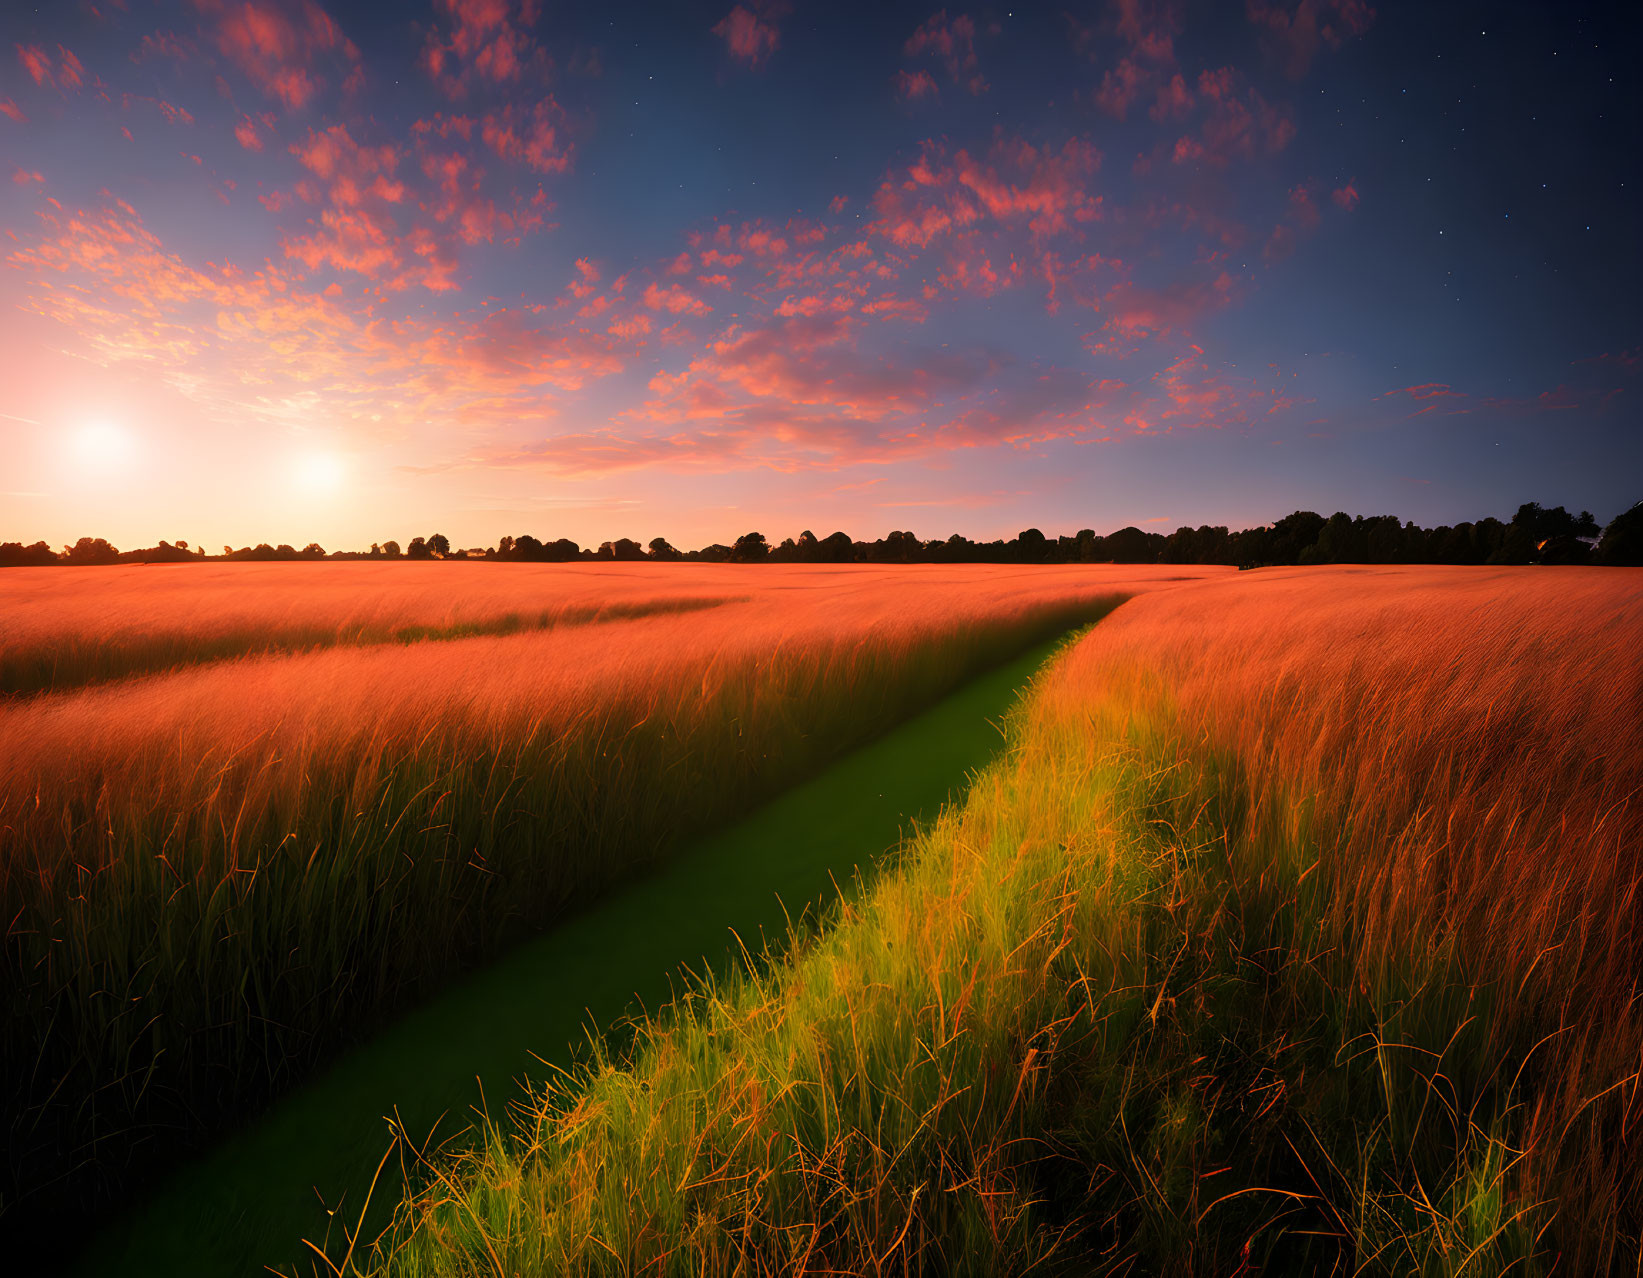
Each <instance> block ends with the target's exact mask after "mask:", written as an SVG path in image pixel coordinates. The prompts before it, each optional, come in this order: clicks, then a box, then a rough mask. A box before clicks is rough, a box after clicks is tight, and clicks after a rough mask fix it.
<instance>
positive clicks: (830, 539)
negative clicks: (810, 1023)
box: [816, 532, 856, 564]
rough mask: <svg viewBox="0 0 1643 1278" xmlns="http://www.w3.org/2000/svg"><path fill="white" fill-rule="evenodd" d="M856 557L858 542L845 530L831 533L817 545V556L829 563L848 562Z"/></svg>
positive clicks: (821, 560)
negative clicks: (852, 539) (851, 538)
mask: <svg viewBox="0 0 1643 1278" xmlns="http://www.w3.org/2000/svg"><path fill="white" fill-rule="evenodd" d="M855 557H856V543H855V542H853V541H851V540H850V534H849V533H845V532H836V533H830V534H828V535H827V536H826V537H824V538H822V540H821V542H820V543H819V544H818V545H817V547H816V558H817V559H818V560H819V561H820V562H822V563H827V564H847V563H849V562H851V561H852V560H853V559H855Z"/></svg>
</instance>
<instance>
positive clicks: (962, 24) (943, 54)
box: [902, 9, 987, 97]
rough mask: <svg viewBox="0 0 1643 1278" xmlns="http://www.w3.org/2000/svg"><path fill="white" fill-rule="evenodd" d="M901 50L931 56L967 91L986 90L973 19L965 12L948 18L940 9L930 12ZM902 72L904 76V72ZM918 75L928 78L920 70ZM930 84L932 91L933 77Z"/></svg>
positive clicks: (951, 78)
mask: <svg viewBox="0 0 1643 1278" xmlns="http://www.w3.org/2000/svg"><path fill="white" fill-rule="evenodd" d="M902 52H904V53H905V54H906V55H907V56H908V57H909V58H918V57H930V58H934V59H935V60H937V61H938V62H939V63H940V64H941V66H942V67H943V69H945V71H946V72H947V78H948V79H949V80H951V81H952V82H953V83H954V84H956V85H958V86H960V87H961V88H963V89H964V90H965V91H967V92H969V93H972V94H979V93H985V92H986V91H987V81H986V79H985V78H984V77H983V76H982V74H981V62H980V59H979V58H977V56H976V24H975V19H973V18H971V17H969V16H968V15H967V14H960V15H959V16H958V17H956V18H952V19H949V18H948V17H947V11H946V10H945V9H943V10H941V11H940V12H938V13H936V14H934V15H932V16H931V17H930V18H929V19H928V20H926V21H925V23H924V24H923V25H922V26H921V27H919V29H918V30H917V31H915V32H913V34H912V35H911V36H910V37H909V38H908V41H907V43H906V45H905V46H903V49H902ZM902 74H903V75H906V72H902ZM918 75H919V76H924V77H925V79H929V78H930V77H929V76H928V75H927V74H926V73H925V72H923V71H920V72H918ZM914 79H915V80H916V79H917V77H916V76H915V77H914ZM930 87H931V89H932V90H933V89H934V88H935V83H934V81H933V80H931V83H930ZM907 96H909V97H911V96H917V95H913V94H908V95H907Z"/></svg>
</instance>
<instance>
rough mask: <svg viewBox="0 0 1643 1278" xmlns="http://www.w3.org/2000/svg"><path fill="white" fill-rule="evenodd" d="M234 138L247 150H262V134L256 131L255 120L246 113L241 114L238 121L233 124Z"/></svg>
mask: <svg viewBox="0 0 1643 1278" xmlns="http://www.w3.org/2000/svg"><path fill="white" fill-rule="evenodd" d="M234 138H235V140H236V141H238V142H239V144H240V145H241V146H243V147H244V148H245V149H246V150H247V151H260V150H262V136H261V135H260V134H259V133H258V132H257V122H256V121H255V120H253V119H252V118H251V117H250V116H248V115H242V116H241V117H240V122H239V123H238V124H236V125H235V126H234Z"/></svg>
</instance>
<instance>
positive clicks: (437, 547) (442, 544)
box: [428, 533, 451, 559]
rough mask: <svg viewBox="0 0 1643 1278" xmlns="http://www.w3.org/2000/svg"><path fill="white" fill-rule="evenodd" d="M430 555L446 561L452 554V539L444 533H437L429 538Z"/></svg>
mask: <svg viewBox="0 0 1643 1278" xmlns="http://www.w3.org/2000/svg"><path fill="white" fill-rule="evenodd" d="M428 553H429V554H431V555H432V556H433V557H434V558H435V559H444V558H445V557H446V556H448V555H449V554H450V553H451V539H450V538H449V537H447V536H446V535H445V534H444V533H435V534H434V535H433V536H432V537H430V538H428Z"/></svg>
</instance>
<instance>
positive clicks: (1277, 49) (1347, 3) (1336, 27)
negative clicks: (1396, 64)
mask: <svg viewBox="0 0 1643 1278" xmlns="http://www.w3.org/2000/svg"><path fill="white" fill-rule="evenodd" d="M1245 12H1246V13H1247V14H1248V15H1249V20H1250V21H1251V22H1253V23H1254V24H1255V25H1256V26H1258V27H1260V28H1261V29H1262V32H1263V36H1264V40H1265V43H1266V46H1267V50H1268V53H1269V54H1270V55H1271V56H1272V57H1274V58H1275V59H1276V60H1277V61H1278V62H1280V63H1281V64H1282V66H1283V68H1284V74H1285V75H1287V76H1289V77H1290V79H1292V80H1298V79H1300V78H1301V77H1302V76H1304V75H1305V74H1306V73H1307V71H1309V70H1310V69H1311V67H1312V59H1313V58H1314V57H1315V56H1316V55H1317V53H1318V50H1319V48H1320V47H1322V46H1324V45H1327V46H1328V47H1329V48H1331V49H1338V48H1340V47H1341V45H1342V44H1343V43H1345V42H1346V41H1347V40H1348V39H1350V38H1352V37H1355V36H1361V35H1363V34H1364V32H1366V31H1368V30H1369V27H1370V25H1371V24H1372V23H1373V22H1374V20H1375V11H1374V9H1372V8H1370V7H1369V5H1368V4H1366V3H1364V0H1300V2H1299V3H1298V4H1296V5H1295V7H1294V8H1293V9H1292V8H1290V7H1289V5H1288V4H1286V3H1282V2H1281V0H1247V4H1246V8H1245Z"/></svg>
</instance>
